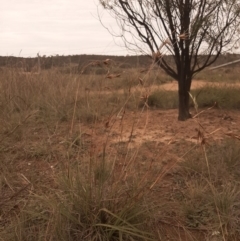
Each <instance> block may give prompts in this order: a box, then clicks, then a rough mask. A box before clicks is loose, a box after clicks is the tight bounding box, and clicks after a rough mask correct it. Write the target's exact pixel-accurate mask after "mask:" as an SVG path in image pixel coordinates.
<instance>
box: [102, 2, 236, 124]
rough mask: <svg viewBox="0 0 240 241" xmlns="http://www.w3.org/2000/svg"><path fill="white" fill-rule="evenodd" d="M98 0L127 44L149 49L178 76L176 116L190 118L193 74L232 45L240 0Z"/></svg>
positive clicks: (135, 47)
mask: <svg viewBox="0 0 240 241" xmlns="http://www.w3.org/2000/svg"><path fill="white" fill-rule="evenodd" d="M99 1H100V4H101V6H102V7H103V8H104V9H105V10H107V11H109V12H110V14H111V15H112V16H113V17H114V18H115V19H116V20H117V23H118V26H119V27H120V28H119V29H120V31H121V32H120V35H119V36H121V37H122V38H123V40H124V43H125V45H126V46H127V47H128V48H129V49H138V50H140V51H142V52H144V53H149V51H150V52H151V55H152V57H153V60H154V61H155V63H156V64H157V65H158V66H159V67H161V68H162V69H163V70H164V71H165V72H166V73H167V74H168V75H170V76H171V77H172V78H174V79H175V80H176V81H178V94H179V115H178V119H179V120H181V121H184V120H186V119H188V118H190V117H191V115H190V113H189V98H190V97H189V92H190V88H191V83H192V79H193V76H194V75H195V74H196V73H198V72H200V71H201V70H203V69H204V68H206V67H208V66H209V65H211V64H213V63H214V62H215V61H216V60H217V58H218V57H219V55H220V54H221V53H223V52H224V51H229V50H231V49H232V48H234V47H235V48H236V43H237V40H239V23H240V21H239V20H240V0H99ZM166 55H172V56H173V59H174V61H170V59H171V58H166Z"/></svg>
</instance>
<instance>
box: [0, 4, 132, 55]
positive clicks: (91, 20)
mask: <svg viewBox="0 0 240 241" xmlns="http://www.w3.org/2000/svg"><path fill="white" fill-rule="evenodd" d="M97 6H98V0H0V55H1V56H10V55H14V56H22V57H28V56H31V57H35V56H36V55H37V53H38V52H39V53H40V55H47V56H49V55H56V54H59V55H62V54H64V55H69V54H109V55H125V54H127V51H126V50H125V49H124V47H120V46H118V45H120V44H121V42H119V41H120V40H116V39H115V41H114V39H113V37H112V36H111V34H110V33H109V32H108V31H107V30H106V29H105V28H104V27H103V26H102V25H101V24H100V22H99V20H98V8H97ZM100 14H104V16H103V21H104V23H105V24H106V26H112V28H116V27H115V26H116V24H115V20H114V19H112V18H111V17H108V16H107V14H106V13H104V12H103V11H102V9H100ZM116 41H117V42H119V43H118V44H116V43H115V42H116Z"/></svg>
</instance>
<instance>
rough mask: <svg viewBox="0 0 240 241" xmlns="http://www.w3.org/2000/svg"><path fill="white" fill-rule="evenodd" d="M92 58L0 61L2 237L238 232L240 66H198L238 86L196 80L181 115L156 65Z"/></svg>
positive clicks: (173, 236) (220, 235)
mask: <svg viewBox="0 0 240 241" xmlns="http://www.w3.org/2000/svg"><path fill="white" fill-rule="evenodd" d="M107 59H109V60H107ZM110 60H111V61H110ZM92 61H101V62H97V63H100V67H99V66H98V67H99V68H101V69H103V70H104V72H103V74H102V75H97V74H94V71H95V70H94V68H95V67H96V66H94V65H89V66H88V67H89V73H91V69H90V67H92V68H93V70H92V71H93V72H92V74H79V73H75V72H71V71H70V72H69V73H66V72H65V73H63V70H62V68H59V67H56V68H52V69H49V70H44V69H43V68H42V71H41V72H40V73H39V74H28V75H25V74H22V71H19V70H17V69H15V68H14V69H13V68H9V67H8V68H6V67H4V68H2V71H1V77H0V108H1V113H0V123H1V129H0V143H1V145H0V157H1V164H0V240H4V241H5V240H9V241H12V240H19V241H23V240H24V241H25V240H29V241H34V240H89V241H90V240H91V241H92V240H161V241H162V240H189V241H193V240H214V239H215V240H216V239H217V240H229V241H230V240H231V241H232V240H234V241H237V240H239V236H240V230H239V222H240V213H239V210H240V203H239V200H240V189H239V170H240V169H239V168H240V162H239V160H240V158H239V157H240V143H239V133H240V116H239V109H240V96H239V87H238V85H235V84H234V82H237V81H238V80H239V73H238V68H236V67H229V68H225V69H223V70H219V71H217V72H216V71H212V72H205V73H204V72H203V73H201V76H200V77H201V79H202V80H204V79H205V80H207V79H208V78H209V80H211V81H215V82H216V81H217V80H220V82H221V83H223V81H227V80H228V79H231V82H232V84H234V86H232V85H228V86H224V88H222V85H224V84H221V85H219V86H218V87H216V85H211V84H210V85H209V84H205V85H204V86H203V87H202V85H203V81H201V85H200V87H199V85H197V84H196V87H197V88H196V89H194V90H193V91H192V93H191V94H192V108H191V111H192V114H193V116H194V118H193V119H191V120H189V121H187V122H181V123H179V122H177V120H176V116H177V110H176V108H177V105H178V103H177V94H176V91H175V89H174V88H173V89H171V88H168V89H167V88H166V85H164V84H166V83H167V84H168V86H169V85H174V82H171V81H172V80H171V79H170V78H169V77H168V76H166V75H164V74H163V72H162V71H159V70H156V69H154V68H147V71H146V72H141V70H142V66H141V67H139V68H137V67H131V68H121V63H119V62H118V61H116V60H115V59H114V60H112V58H108V57H104V58H103V59H102V60H96V59H93V60H91V61H89V62H87V63H85V65H88V64H90V63H91V62H92ZM104 61H107V63H109V62H112V63H111V64H107V65H106V64H104ZM102 63H103V65H102ZM67 67H69V66H66V68H67ZM82 67H83V68H84V65H83V66H82ZM148 67H149V66H148ZM229 69H231V71H228V70H229ZM108 71H109V72H108ZM109 74H112V75H117V74H119V75H120V76H118V78H111V79H109V78H106V77H107V76H108V75H109ZM218 74H222V76H221V78H220V77H219V75H218ZM115 77H116V76H115ZM200 77H199V78H200ZM140 80H141V81H140ZM195 82H196V83H198V82H197V80H195ZM199 83H200V82H199ZM164 86H165V88H164Z"/></svg>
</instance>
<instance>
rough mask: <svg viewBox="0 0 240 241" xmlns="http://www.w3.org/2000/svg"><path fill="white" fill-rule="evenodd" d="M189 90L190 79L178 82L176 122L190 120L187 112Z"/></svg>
mask: <svg viewBox="0 0 240 241" xmlns="http://www.w3.org/2000/svg"><path fill="white" fill-rule="evenodd" d="M190 88H191V79H190V78H185V80H184V81H183V80H179V81H178V98H179V106H178V120H180V121H185V120H187V119H189V118H191V114H190V112H189V100H190V96H189V92H190Z"/></svg>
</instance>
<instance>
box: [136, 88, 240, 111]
mask: <svg viewBox="0 0 240 241" xmlns="http://www.w3.org/2000/svg"><path fill="white" fill-rule="evenodd" d="M239 93H240V89H239V88H238V87H236V88H234V87H229V86H221V87H220V86H218V87H216V86H213V85H212V86H211V85H208V86H205V87H203V88H201V89H196V90H192V91H191V95H192V96H193V97H195V98H196V101H197V104H198V107H199V108H204V107H211V106H214V105H216V106H217V107H219V108H223V109H240V95H239ZM147 104H148V105H149V106H150V107H156V108H161V109H173V108H178V93H177V91H165V90H156V91H154V92H153V93H152V94H151V95H150V96H149V97H148V99H147ZM142 105H143V103H140V107H141V106H142ZM190 106H191V107H193V102H192V100H191V99H190Z"/></svg>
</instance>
